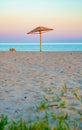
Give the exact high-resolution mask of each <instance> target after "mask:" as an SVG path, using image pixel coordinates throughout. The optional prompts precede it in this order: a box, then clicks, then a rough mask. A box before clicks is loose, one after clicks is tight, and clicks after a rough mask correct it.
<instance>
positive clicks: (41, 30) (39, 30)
mask: <svg viewBox="0 0 82 130" xmlns="http://www.w3.org/2000/svg"><path fill="white" fill-rule="evenodd" d="M51 30H53V29H51V28H47V27H43V26H39V27H37V28H35V29H33V30H32V31H30V32H28V33H27V34H40V52H41V51H42V33H44V32H47V31H51Z"/></svg>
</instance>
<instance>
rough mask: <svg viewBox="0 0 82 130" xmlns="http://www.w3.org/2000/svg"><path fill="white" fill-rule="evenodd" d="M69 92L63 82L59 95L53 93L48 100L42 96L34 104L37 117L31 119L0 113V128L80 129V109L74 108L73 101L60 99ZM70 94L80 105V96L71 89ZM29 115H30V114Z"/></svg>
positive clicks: (20, 129) (81, 114)
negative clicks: (41, 115)
mask: <svg viewBox="0 0 82 130" xmlns="http://www.w3.org/2000/svg"><path fill="white" fill-rule="evenodd" d="M69 92H70V91H69V89H68V88H67V86H66V84H65V85H64V86H62V89H61V92H60V95H57V94H55V99H54V100H50V101H49V100H46V98H44V97H43V101H42V102H41V103H40V104H38V105H37V106H36V110H37V111H38V117H36V118H35V119H34V120H32V121H29V117H27V119H24V118H23V117H21V118H20V119H18V120H15V119H13V120H9V119H8V117H7V116H6V115H1V116H0V130H82V110H81V109H76V106H75V104H74V103H69V105H68V104H67V103H66V101H64V100H62V98H65V97H66V96H67V95H66V93H69ZM71 94H72V96H73V98H74V99H75V101H76V102H79V103H80V104H81V105H82V97H81V96H80V95H78V93H77V92H75V91H71ZM52 98H53V97H52ZM59 99H61V100H59ZM55 102H56V103H57V104H55ZM52 103H53V104H52ZM55 110H57V111H55ZM67 110H68V111H67ZM69 111H70V112H69ZM42 112H44V116H43V117H40V116H39V114H40V113H42ZM30 114H31V113H30ZM30 116H31V117H32V114H31V115H30ZM29 122H30V123H29Z"/></svg>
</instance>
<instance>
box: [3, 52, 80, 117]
mask: <svg viewBox="0 0 82 130" xmlns="http://www.w3.org/2000/svg"><path fill="white" fill-rule="evenodd" d="M64 84H66V85H67V88H69V89H70V90H71V89H76V90H77V89H78V87H79V88H80V91H79V94H80V95H82V52H0V114H6V115H10V116H12V117H15V118H18V117H19V116H20V113H22V112H23V113H25V115H28V110H30V108H33V110H34V109H35V106H36V105H37V104H39V103H40V102H41V100H42V98H43V96H45V97H47V98H49V99H50V97H52V96H53V95H54V94H55V92H59V90H60V89H61V87H62V85H64ZM69 97H70V96H69ZM69 100H72V97H70V98H69V99H67V101H69ZM79 108H82V106H80V105H79Z"/></svg>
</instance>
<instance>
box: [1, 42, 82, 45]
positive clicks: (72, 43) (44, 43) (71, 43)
mask: <svg viewBox="0 0 82 130" xmlns="http://www.w3.org/2000/svg"><path fill="white" fill-rule="evenodd" d="M13 44H14V45H39V44H40V43H39V42H38V43H33V42H32V43H8V42H7V43H0V45H13ZM42 44H43V45H77V44H79V45H82V43H80V42H66V43H65V42H63V43H61V42H59V43H47V42H43V43H42Z"/></svg>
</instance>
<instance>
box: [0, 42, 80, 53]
mask: <svg viewBox="0 0 82 130" xmlns="http://www.w3.org/2000/svg"><path fill="white" fill-rule="evenodd" d="M10 48H15V49H16V51H39V50H40V45H39V43H38V44H34V43H29V44H28V43H0V51H9V49H10ZM42 48H43V51H82V43H58V44H57V43H54V44H52V43H51V44H49V43H48V44H47V43H46V44H43V45H42Z"/></svg>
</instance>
